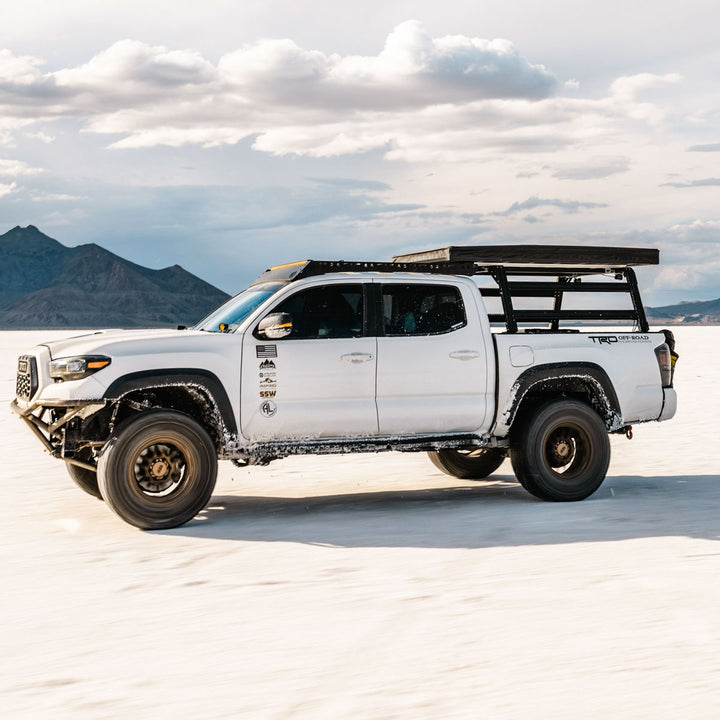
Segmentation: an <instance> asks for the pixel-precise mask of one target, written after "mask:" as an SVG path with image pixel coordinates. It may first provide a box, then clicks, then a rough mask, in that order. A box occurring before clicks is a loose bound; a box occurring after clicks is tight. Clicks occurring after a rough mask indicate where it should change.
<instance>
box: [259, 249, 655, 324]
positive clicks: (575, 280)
mask: <svg viewBox="0 0 720 720" xmlns="http://www.w3.org/2000/svg"><path fill="white" fill-rule="evenodd" d="M658 263H659V252H658V250H656V249H653V248H628V247H570V246H564V245H484V246H482V245H472V246H470V245H467V246H449V247H445V248H438V249H436V250H425V251H421V252H415V253H407V254H404V255H395V256H394V257H393V261H392V262H382V261H381V262H375V261H367V262H362V261H345V260H301V261H299V262H295V263H288V264H286V265H278V266H275V267H272V268H269V269H268V270H266V271H265V272H264V273H262V274H261V275H260V276H259V277H258V278H257V279H256V280H255V282H254V283H253V284H257V283H261V282H269V281H280V282H293V281H295V280H299V279H300V278H305V277H313V276H317V275H325V274H327V273H332V272H380V273H398V272H417V273H430V274H439V275H469V276H474V275H485V276H489V277H491V278H492V279H493V280H494V281H495V284H496V287H491V288H480V293H481V294H482V295H483V297H494V298H500V300H501V303H502V310H503V312H502V313H490V314H489V318H490V322H491V323H504V324H505V326H506V328H507V331H508V332H517V331H518V326H519V324H520V323H531V324H534V325H538V324H545V325H547V328H546V329H547V330H549V331H558V330H559V329H560V322H561V321H571V322H578V321H580V322H582V321H591V322H599V321H604V322H615V321H619V320H632V321H634V323H635V325H636V326H637V328H638V329H639V330H641V331H643V332H647V331H648V329H649V326H648V322H647V318H646V316H645V310H644V308H643V305H642V301H641V299H640V292H639V289H638V285H637V278H636V276H635V272H634V270H633V269H632V266H637V265H657V264H658ZM587 275H604V276H606V278H610V279H611V280H612V281H614V282H608V281H607V279H606V280H605V281H604V282H582V278H583V277H584V276H587ZM508 276H511V277H536V278H555V280H554V282H550V281H548V280H537V279H536V280H530V281H527V280H520V281H518V280H513V281H510V280H509V279H508ZM567 293H571V294H577V293H613V294H616V293H627V294H629V296H630V299H631V302H632V308H631V309H627V310H615V309H590V310H563V309H562V302H563V297H564V296H565V295H566V294H567ZM519 297H522V298H553V300H554V302H553V308H552V310H524V309H516V308H515V307H514V304H513V299H514V298H519Z"/></svg>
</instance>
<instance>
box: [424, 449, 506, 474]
mask: <svg viewBox="0 0 720 720" xmlns="http://www.w3.org/2000/svg"><path fill="white" fill-rule="evenodd" d="M506 454H507V453H506V451H505V450H497V449H496V448H476V449H474V450H438V451H437V452H429V453H428V456H429V457H430V460H431V461H432V464H433V465H434V466H435V467H436V468H438V469H439V470H442V471H443V472H444V473H447V474H448V475H452V476H453V477H456V478H461V479H462V480H482V479H483V478H486V477H487V476H488V475H492V474H493V473H494V472H495V471H496V470H497V469H498V468H499V467H500V466H501V465H502V463H503V460H504V459H505V455H506Z"/></svg>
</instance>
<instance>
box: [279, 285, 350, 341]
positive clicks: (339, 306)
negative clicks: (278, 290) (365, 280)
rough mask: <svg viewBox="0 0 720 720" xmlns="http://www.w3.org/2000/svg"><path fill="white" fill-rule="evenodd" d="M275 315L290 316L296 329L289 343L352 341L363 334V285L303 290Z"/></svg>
mask: <svg viewBox="0 0 720 720" xmlns="http://www.w3.org/2000/svg"><path fill="white" fill-rule="evenodd" d="M272 312H273V313H280V312H283V313H289V314H290V316H291V317H292V323H293V329H292V333H291V334H290V335H288V337H287V338H286V339H287V340H307V339H315V338H350V337H358V336H360V335H362V333H363V291H362V285H321V286H319V287H312V288H308V289H307V290H300V291H299V292H296V293H295V294H294V295H291V296H290V297H289V298H287V299H286V300H283V302H281V303H280V304H279V305H277V306H276V307H275V308H273V310H272Z"/></svg>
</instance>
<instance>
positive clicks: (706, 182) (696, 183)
mask: <svg viewBox="0 0 720 720" xmlns="http://www.w3.org/2000/svg"><path fill="white" fill-rule="evenodd" d="M718 185H720V178H702V179H701V180H681V181H679V182H666V183H662V184H661V185H660V187H674V188H694V187H715V186H718Z"/></svg>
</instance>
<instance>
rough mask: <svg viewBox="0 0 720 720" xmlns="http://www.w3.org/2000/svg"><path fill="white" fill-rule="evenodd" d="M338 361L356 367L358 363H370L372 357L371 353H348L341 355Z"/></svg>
mask: <svg viewBox="0 0 720 720" xmlns="http://www.w3.org/2000/svg"><path fill="white" fill-rule="evenodd" d="M340 359H341V360H342V361H343V362H346V363H352V364H353V365H357V364H358V363H365V362H370V361H371V360H372V359H373V356H372V354H371V353H361V352H354V353H348V354H347V355H341V356H340Z"/></svg>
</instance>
